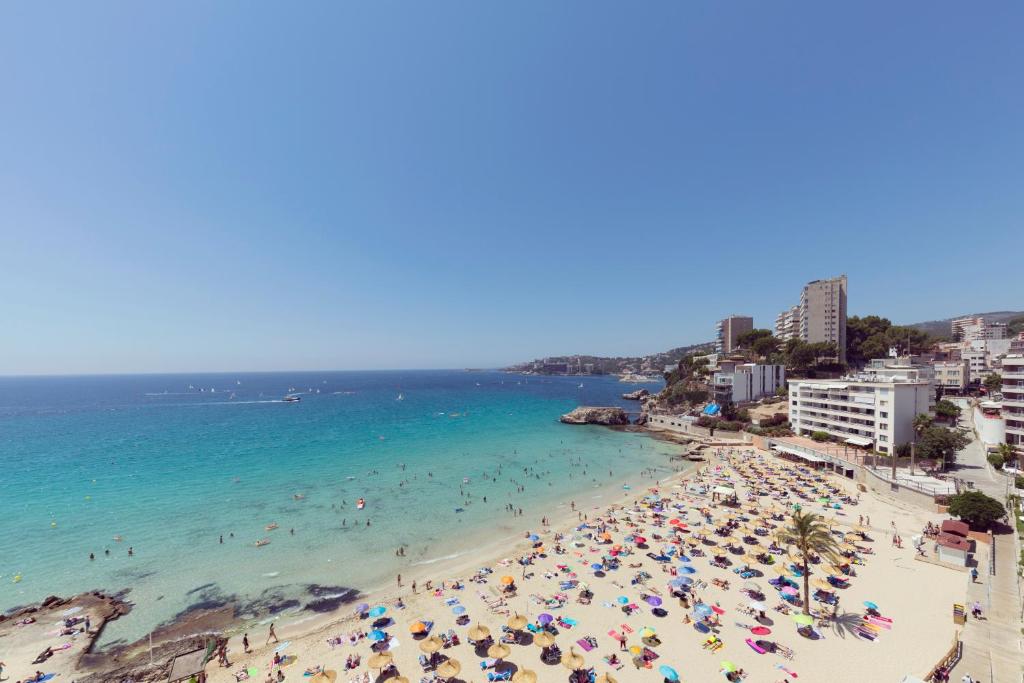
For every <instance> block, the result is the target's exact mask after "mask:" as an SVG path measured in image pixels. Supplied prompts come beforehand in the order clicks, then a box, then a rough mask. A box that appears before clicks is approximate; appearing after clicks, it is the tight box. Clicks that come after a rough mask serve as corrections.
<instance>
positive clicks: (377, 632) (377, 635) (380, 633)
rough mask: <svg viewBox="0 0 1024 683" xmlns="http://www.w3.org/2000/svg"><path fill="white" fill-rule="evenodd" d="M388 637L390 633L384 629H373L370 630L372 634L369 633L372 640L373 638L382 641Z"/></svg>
mask: <svg viewBox="0 0 1024 683" xmlns="http://www.w3.org/2000/svg"><path fill="white" fill-rule="evenodd" d="M387 637H388V634H386V633H384V631H381V630H380V629H376V628H375V629H373V630H372V631H370V635H369V638H370V640H373V641H381V640H384V639H385V638H387Z"/></svg>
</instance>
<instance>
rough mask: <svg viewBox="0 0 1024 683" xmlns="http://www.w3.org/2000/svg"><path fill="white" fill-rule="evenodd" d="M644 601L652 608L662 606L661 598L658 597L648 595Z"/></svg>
mask: <svg viewBox="0 0 1024 683" xmlns="http://www.w3.org/2000/svg"><path fill="white" fill-rule="evenodd" d="M644 601H645V602H646V603H647V604H648V605H650V606H651V607H658V606H660V605H661V598H659V597H658V596H657V595H648V596H647V597H646V598H644Z"/></svg>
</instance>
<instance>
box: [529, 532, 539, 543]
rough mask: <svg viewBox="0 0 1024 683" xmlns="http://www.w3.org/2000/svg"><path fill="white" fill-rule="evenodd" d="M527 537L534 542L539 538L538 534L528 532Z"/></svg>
mask: <svg viewBox="0 0 1024 683" xmlns="http://www.w3.org/2000/svg"><path fill="white" fill-rule="evenodd" d="M529 539H530V540H531V541H534V542H536V541H539V540H540V536H538V535H537V534H530V536H529Z"/></svg>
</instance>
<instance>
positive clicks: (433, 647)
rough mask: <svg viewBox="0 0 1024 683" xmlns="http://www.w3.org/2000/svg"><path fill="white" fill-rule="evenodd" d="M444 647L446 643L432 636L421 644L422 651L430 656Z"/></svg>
mask: <svg viewBox="0 0 1024 683" xmlns="http://www.w3.org/2000/svg"><path fill="white" fill-rule="evenodd" d="M442 647H444V643H443V642H442V641H441V639H440V638H438V637H437V636H431V637H430V638H427V639H426V640H424V641H422V642H421V643H420V650H421V651H423V652H426V653H427V654H428V655H429V654H433V653H435V652H437V651H438V650H440V649H441V648H442Z"/></svg>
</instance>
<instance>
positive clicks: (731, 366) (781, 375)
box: [712, 360, 786, 404]
mask: <svg viewBox="0 0 1024 683" xmlns="http://www.w3.org/2000/svg"><path fill="white" fill-rule="evenodd" d="M785 385H786V368H785V366H782V365H759V364H758V363H743V362H738V361H731V360H725V361H722V362H721V363H720V364H719V368H718V371H717V372H715V374H714V375H713V378H712V388H713V390H714V394H715V400H716V401H717V402H718V403H720V404H721V403H724V402H728V401H731V402H733V403H746V402H749V401H757V400H758V399H762V398H764V397H765V396H774V395H775V392H776V391H777V390H778V388H779V387H782V386H785Z"/></svg>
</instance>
